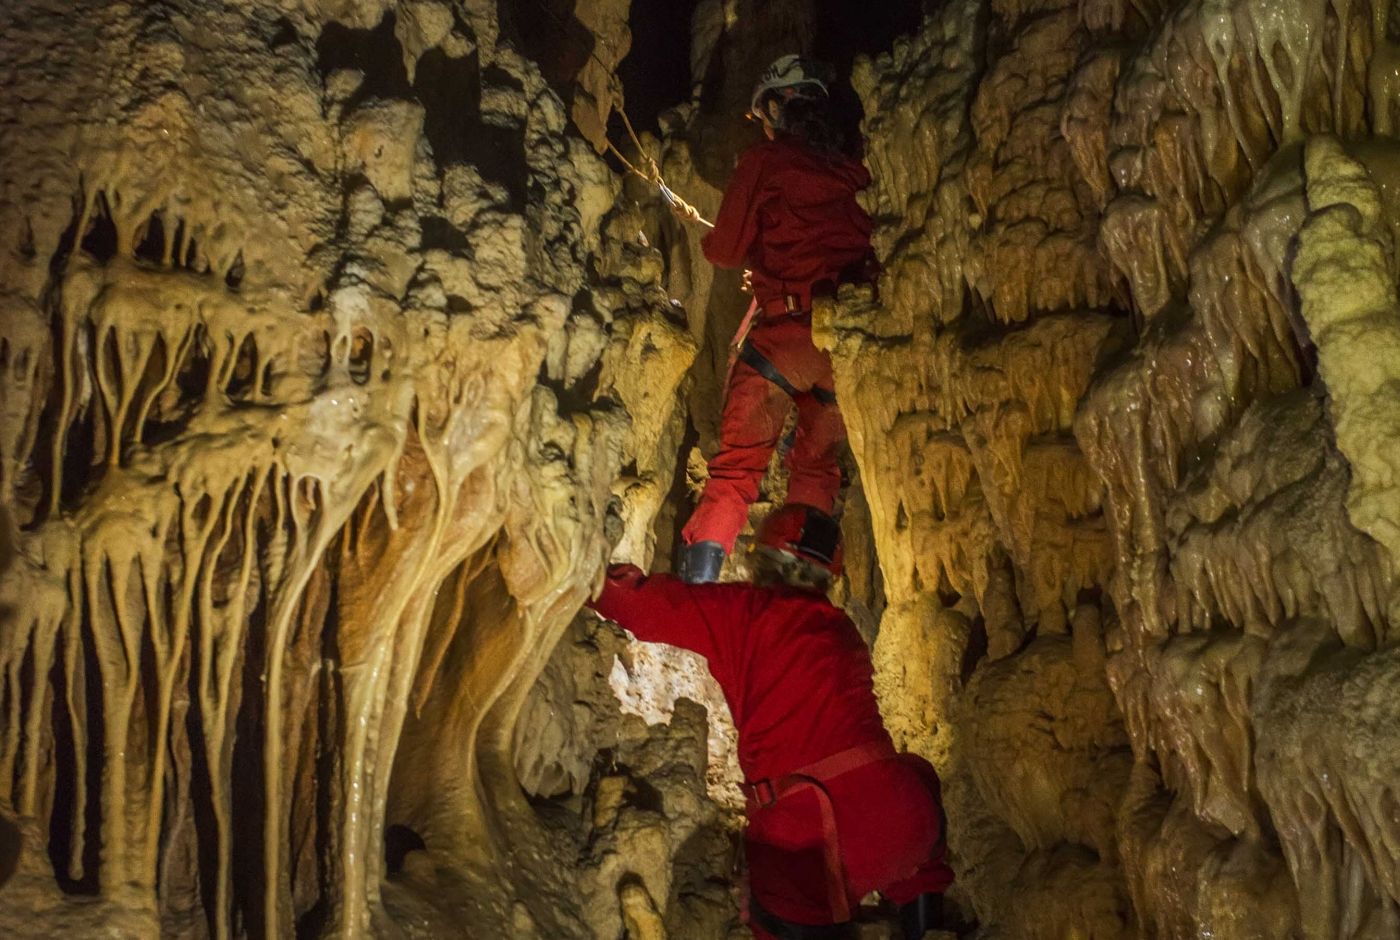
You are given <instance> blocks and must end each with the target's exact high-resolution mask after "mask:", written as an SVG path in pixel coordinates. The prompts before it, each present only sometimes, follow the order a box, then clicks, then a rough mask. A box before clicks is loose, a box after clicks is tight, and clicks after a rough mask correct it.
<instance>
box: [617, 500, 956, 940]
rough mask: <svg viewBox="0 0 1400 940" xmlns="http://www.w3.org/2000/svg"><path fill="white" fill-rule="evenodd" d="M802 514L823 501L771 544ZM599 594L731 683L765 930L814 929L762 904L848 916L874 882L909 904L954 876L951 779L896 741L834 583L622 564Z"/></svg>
mask: <svg viewBox="0 0 1400 940" xmlns="http://www.w3.org/2000/svg"><path fill="white" fill-rule="evenodd" d="M803 516H810V517H812V518H817V516H822V517H825V514H817V513H816V511H815V510H809V509H808V508H807V507H793V506H788V507H785V508H784V509H783V510H782V511H780V512H779V513H777V514H775V515H774V516H770V517H769V520H768V521H766V522H765V524H764V527H763V530H762V531H761V532H760V543H761V544H763V545H771V544H772V543H773V542H775V541H780V540H781V538H782V536H781V533H779V534H778V535H777V536H776V537H775V536H774V532H773V530H774V529H775V528H782V527H783V526H788V528H789V531H800V529H801V525H802V523H801V517H803ZM794 518H796V519H797V521H796V522H794ZM825 518H826V519H828V520H829V517H825ZM831 525H833V526H834V523H831ZM800 541H801V538H800V535H799V537H798V538H797V539H795V540H790V544H791V543H793V542H800ZM838 563H839V562H838ZM593 607H594V609H595V610H596V611H597V612H598V613H599V614H601V615H602V616H604V617H606V618H607V619H609V620H612V621H615V622H616V623H618V624H619V625H621V626H623V627H625V628H626V629H628V630H630V631H631V632H632V633H634V634H635V635H636V636H637V638H638V639H641V640H645V641H648V642H657V643H668V644H671V645H673V646H679V647H683V648H685V649H689V650H693V651H695V652H697V653H700V654H701V655H703V656H704V657H705V659H706V660H707V661H708V663H709V668H710V672H711V674H712V675H713V676H714V677H715V679H716V680H717V681H718V683H719V685H720V687H721V689H723V691H724V697H725V701H726V702H727V703H728V705H729V710H730V713H731V714H732V716H733V718H734V724H735V727H736V728H737V729H738V733H739V764H740V766H741V767H742V768H743V771H744V776H745V779H746V780H747V781H748V783H747V784H746V785H745V792H746V795H747V796H748V797H749V803H748V823H749V825H748V829H747V832H746V834H745V840H744V841H745V849H746V853H747V862H748V868H749V890H750V898H751V900H750V912H749V913H750V915H751V917H750V926H751V927H753V928H754V929H755V935H756V936H757V937H759V938H760V940H767V938H770V937H774V936H780V935H783V936H803V934H801V933H800V932H796V933H794V932H787V931H786V930H785V931H784V932H783V933H779V931H778V930H773V931H771V932H770V931H768V930H765V929H764V927H763V926H762V923H763V919H762V918H763V917H767V918H770V919H771V918H776V919H777V920H778V921H779V922H785V924H786V925H789V926H791V925H833V924H841V923H845V922H847V921H849V920H850V917H851V912H852V911H854V910H855V909H856V907H857V906H858V904H859V902H860V899H861V898H862V897H864V896H865V895H866V894H868V893H869V892H871V891H876V890H878V891H880V892H882V893H883V894H884V895H885V897H887V898H888V899H890V900H891V901H893V902H895V903H896V904H900V905H907V904H909V903H910V902H913V901H915V899H919V898H920V896H921V895H939V894H941V893H942V892H943V891H944V890H945V889H946V888H947V887H948V885H949V884H950V883H951V882H952V880H953V874H952V871H951V869H950V868H949V867H948V865H947V864H946V863H945V861H944V848H943V822H942V810H941V808H940V802H939V783H938V777H937V775H936V774H935V773H934V770H933V768H932V767H931V766H930V765H929V764H928V762H927V761H925V760H923V759H922V758H920V757H917V756H914V755H908V754H896V753H895V751H894V749H893V747H892V746H891V743H890V737H889V734H888V733H887V732H886V731H885V727H884V725H883V723H882V722H881V720H880V713H879V710H878V709H877V707H876V703H875V694H874V691H873V689H872V685H871V679H872V669H871V661H870V655H869V652H868V650H867V648H866V645H865V642H864V641H863V640H862V639H861V636H860V634H859V633H858V632H857V631H856V628H855V625H854V624H853V623H852V622H851V620H850V618H849V617H847V616H846V614H845V613H844V612H843V611H842V610H840V609H839V608H837V607H834V606H832V604H831V603H830V602H829V601H828V600H827V599H826V597H825V595H824V594H822V593H820V591H818V590H810V589H808V590H804V589H799V588H794V587H787V586H776V587H757V586H755V585H751V584H745V583H725V584H688V583H686V582H684V581H681V580H679V579H677V578H674V577H671V576H668V575H653V576H651V577H648V576H646V575H644V574H643V573H642V572H641V571H640V570H639V569H637V568H635V567H632V566H630V565H623V566H614V567H613V568H611V569H610V570H609V573H608V578H607V583H606V585H605V587H604V589H603V592H602V594H601V596H600V597H599V598H598V600H597V601H596V602H595V603H594V605H593ZM755 910H757V912H758V916H754V915H755ZM833 935H834V934H830V933H821V934H812V936H833ZM912 935H913V936H917V937H920V938H922V936H923V930H922V929H919V930H918V931H917V933H915V934H912Z"/></svg>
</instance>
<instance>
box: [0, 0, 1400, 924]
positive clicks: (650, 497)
mask: <svg viewBox="0 0 1400 940" xmlns="http://www.w3.org/2000/svg"><path fill="white" fill-rule="evenodd" d="M792 51H800V52H804V53H808V54H812V55H815V56H819V57H821V58H823V59H825V60H827V61H829V62H831V63H832V64H833V65H834V66H835V67H836V69H837V70H838V72H839V73H840V74H842V75H843V76H848V77H849V82H847V83H846V87H845V88H844V90H842V91H841V92H840V93H839V94H838V96H837V98H838V100H837V105H838V107H839V109H840V111H841V113H842V115H843V116H844V117H845V119H847V120H848V121H849V122H850V123H851V125H852V126H853V127H854V126H855V125H856V123H857V122H860V123H861V126H862V128H863V131H864V134H865V136H866V138H867V148H866V154H865V158H866V162H867V164H868V166H869V168H870V170H871V172H872V174H873V176H874V183H873V185H872V186H871V188H870V189H869V190H868V191H867V192H866V194H865V201H866V206H867V208H868V209H869V211H870V213H871V215H872V216H873V217H874V219H875V224H876V235H875V245H876V249H877V252H878V254H879V256H880V260H881V262H882V264H883V275H882V277H881V281H880V284H879V291H878V295H877V294H876V293H875V292H872V291H870V290H868V289H849V288H848V289H845V290H843V292H842V293H841V295H840V297H839V298H838V300H837V302H836V303H835V304H834V305H833V306H829V307H823V308H822V309H820V310H819V311H818V313H817V316H816V317H815V318H814V335H815V337H816V339H817V341H818V343H819V345H821V346H822V347H823V348H825V349H827V350H829V351H830V353H831V356H832V358H833V362H834V365H835V373H836V380H837V392H838V396H839V399H840V402H841V407H842V411H843V413H844V416H845V420H846V424H847V428H848V432H849V437H850V446H849V454H848V455H847V458H846V470H847V476H848V478H849V485H848V487H847V489H846V492H845V496H844V501H843V512H842V525H843V528H844V532H845V537H846V544H847V552H846V554H847V559H848V570H847V572H846V575H845V577H844V578H843V580H842V582H841V583H840V584H839V585H838V586H837V588H836V597H837V599H838V601H839V602H840V603H841V604H842V605H844V606H845V607H846V609H847V610H848V611H849V612H850V613H851V615H852V617H853V618H854V619H855V620H856V622H857V625H858V626H859V627H860V629H861V631H862V633H863V634H864V635H865V636H866V638H867V639H868V640H869V642H870V643H871V645H872V649H873V655H874V660H875V664H876V684H877V692H878V694H879V697H880V702H881V707H882V710H883V711H884V714H885V719H886V723H887V724H888V726H889V728H890V730H891V732H892V734H893V735H894V737H895V740H896V743H897V744H898V745H899V746H900V747H901V748H903V749H907V750H911V751H915V752H918V753H920V754H922V755H924V756H926V757H927V758H929V760H931V761H932V762H933V763H934V764H935V765H936V766H937V768H938V770H939V772H940V774H941V775H942V777H943V780H944V797H945V802H946V806H947V811H948V816H949V819H950V831H949V842H950V855H951V860H952V863H953V865H954V868H955V869H956V871H957V875H958V881H957V884H956V885H955V887H954V889H953V891H952V894H951V895H950V898H949V906H950V908H951V909H952V910H954V911H955V912H956V915H957V920H958V921H959V922H960V923H961V924H962V925H963V927H964V928H965V929H963V931H962V933H961V936H963V937H976V938H980V940H1023V938H1024V940H1118V938H1123V940H1133V938H1138V940H1149V938H1163V940H1188V938H1214V940H1393V938H1395V937H1397V936H1400V794H1397V792H1396V791H1397V788H1400V654H1398V653H1397V646H1396V642H1395V640H1396V636H1397V635H1396V634H1393V633H1392V632H1391V631H1392V630H1400V581H1397V570H1396V566H1397V561H1400V304H1397V294H1396V285H1397V277H1400V267H1397V263H1398V262H1397V250H1398V248H1400V246H1398V245H1397V238H1400V144H1397V143H1395V142H1394V141H1392V140H1391V135H1392V134H1393V133H1394V132H1395V129H1396V127H1395V125H1396V122H1397V121H1398V120H1400V6H1397V5H1395V4H1392V3H1391V2H1390V0H927V2H924V3H922V4H921V3H919V2H918V0H888V2H871V0H864V2H853V0H499V2H495V0H162V2H152V3H142V2H136V3H132V2H109V0H101V2H94V0H78V2H60V0H10V2H7V3H4V4H0V62H3V63H4V68H3V70H0V155H3V158H0V509H3V517H4V518H3V552H0V555H3V564H4V565H5V571H4V574H3V576H0V617H3V627H0V879H2V880H3V884H0V936H5V937H17V938H19V937H37V938H55V937H112V938H126V937H132V938H150V937H171V938H187V937H188V938H216V940H230V938H244V937H247V938H282V937H306V938H312V937H343V938H358V937H376V938H393V940H399V938H403V940H409V938H436V937H470V938H521V940H574V938H579V940H585V938H602V940H622V938H626V940H711V938H717V940H739V938H744V937H748V936H749V934H748V931H747V929H746V928H744V927H743V926H741V924H740V922H739V915H738V898H737V891H736V889H737V882H738V876H737V870H738V865H739V860H738V859H737V857H736V854H737V853H736V845H737V838H738V833H739V831H740V828H739V827H740V825H741V815H740V809H741V808H742V800H741V798H740V796H739V793H738V790H737V787H736V781H737V779H738V777H737V775H738V771H737V768H736V767H735V764H734V756H733V752H734V744H733V737H734V732H733V728H732V726H730V725H729V724H728V721H727V718H726V715H725V713H724V707H723V702H722V699H721V698H720V697H719V695H718V690H717V688H716V687H715V686H714V685H713V683H712V682H711V681H710V680H709V678H708V676H707V675H706V673H705V670H704V664H703V661H701V660H698V659H696V658H694V657H691V656H688V655H686V654H683V653H680V652H677V651H675V650H671V649H668V648H664V647H658V646H650V645H643V644H639V643H636V642H635V641H633V640H631V639H630V638H629V637H628V636H627V635H626V634H625V633H623V632H621V631H620V630H618V629H617V628H615V627H614V626H613V625H611V624H608V623H606V622H603V621H601V620H599V619H598V618H597V617H596V616H594V615H592V614H590V613H586V612H583V613H581V612H580V609H581V607H582V605H583V603H584V601H585V600H586V599H587V598H588V597H589V596H590V594H591V593H593V592H594V591H595V589H596V588H597V586H598V584H599V583H600V579H601V576H602V572H603V569H604V566H605V564H606V563H607V562H608V561H609V560H613V561H628V562H633V563H635V564H638V565H641V566H643V567H645V568H650V569H651V570H662V571H664V570H670V569H672V568H673V567H674V561H675V552H676V546H677V531H678V527H679V525H680V524H681V523H683V522H684V520H685V518H686V515H687V514H688V512H689V511H690V508H691V507H692V506H693V503H694V497H695V491H696V488H697V487H698V486H699V485H700V483H701V481H702V479H703V474H704V458H705V457H706V456H708V455H709V454H711V453H713V451H714V448H715V444H716V434H717V425H718V415H719V408H720V403H721V398H722V395H721V386H722V383H723V378H724V374H725V366H726V346H727V343H728V341H729V338H730V336H731V335H732V333H733V331H734V329H735V327H736V326H737V324H738V321H739V318H740V316H741V315H742V313H743V310H744V308H745V306H746V304H747V299H746V297H745V296H744V295H743V294H742V292H741V290H740V284H739V279H738V276H737V275H736V274H734V273H733V272H716V271H715V270H714V269H713V268H712V267H711V266H710V265H709V264H708V263H707V262H706V261H705V260H704V258H703V255H702V254H701V252H700V245H699V237H698V232H697V231H696V230H695V229H693V228H688V227H685V226H683V225H682V224H681V223H680V222H678V221H677V220H676V219H675V218H673V217H672V216H671V215H670V214H669V212H668V211H667V210H666V208H665V205H664V204H663V203H662V201H661V200H660V198H659V196H658V193H657V191H656V190H655V188H654V187H653V186H651V185H649V184H647V183H645V182H644V181H641V180H639V179H636V178H629V177H627V176H626V175H624V173H623V172H622V165H621V163H620V162H619V161H617V160H616V158H614V157H612V156H609V155H607V154H605V153H604V147H603V143H604V140H605V138H606V137H607V136H609V135H610V136H611V138H612V140H613V141H614V142H616V143H617V144H619V146H621V147H622V149H623V150H624V152H625V153H627V154H628V155H629V156H630V158H631V159H632V160H634V161H639V160H640V158H641V157H643V156H645V157H646V158H650V159H654V160H655V161H656V162H657V164H658V165H659V166H660V167H661V170H662V172H663V173H664V175H665V178H666V180H667V181H668V183H669V184H670V185H671V187H672V188H673V189H675V190H676V191H677V192H679V193H681V194H682V195H683V196H684V197H685V198H687V199H688V200H690V201H691V202H693V203H695V204H696V205H697V207H698V208H699V209H700V210H701V211H702V213H704V214H705V215H706V216H708V217H711V218H712V217H713V215H714V213H715V211H716V209H717V208H718V204H719V199H720V196H721V193H722V191H723V187H724V184H725V182H726V181H727V179H728V175H729V173H730V170H731V168H732V167H733V164H734V160H735V158H736V156H737V154H738V153H739V152H741V150H742V149H743V148H744V147H745V146H746V145H747V144H748V143H750V142H751V141H752V140H753V134H754V130H753V129H752V128H751V127H748V126H746V125H745V124H744V122H743V121H742V115H743V113H744V110H745V109H746V107H747V104H748V95H749V91H750V88H751V86H752V82H753V80H754V76H755V75H756V74H757V72H758V71H760V70H761V69H762V68H763V67H764V66H766V65H767V64H768V63H769V62H770V61H771V60H772V59H773V58H775V57H776V56H777V55H780V54H783V53H786V52H792ZM617 89H620V91H621V95H622V99H623V100H624V101H625V103H626V107H627V110H628V113H629V114H630V115H631V116H632V118H633V121H634V123H635V125H636V127H637V130H638V131H639V132H640V141H639V142H638V144H639V145H640V147H641V149H642V150H643V151H644V153H642V154H639V153H638V151H637V147H638V144H633V143H632V142H631V141H630V140H629V139H628V136H627V135H626V133H625V128H624V126H623V124H622V122H621V120H620V118H619V117H618V116H617V115H616V114H615V113H613V109H612V107H611V104H612V101H613V98H614V91H615V90H617ZM783 487H784V481H783V478H782V474H781V472H779V471H778V469H777V468H776V467H775V469H774V471H773V472H771V473H770V474H769V478H768V479H767V480H766V481H765V484H764V488H763V493H762V495H761V497H760V500H759V502H758V503H757V504H756V505H755V507H754V510H753V515H752V518H753V520H755V521H756V520H758V519H760V518H761V517H762V516H763V514H764V513H766V512H767V511H769V509H771V508H772V507H773V506H774V505H777V504H779V503H781V501H782V496H783ZM736 559H737V560H736V561H734V562H732V566H733V567H734V569H735V570H733V571H731V572H730V574H731V576H734V577H739V576H742V575H743V571H742V567H743V565H742V552H740V553H738V554H737V555H736ZM861 930H862V933H861V937H862V938H864V940H877V938H886V937H891V936H894V934H891V933H890V927H889V925H888V924H885V923H881V922H878V921H872V922H871V923H868V924H864V925H862V927H861ZM943 936H950V935H943Z"/></svg>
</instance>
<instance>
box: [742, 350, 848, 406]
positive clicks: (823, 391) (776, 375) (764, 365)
mask: <svg viewBox="0 0 1400 940" xmlns="http://www.w3.org/2000/svg"><path fill="white" fill-rule="evenodd" d="M739 361H740V362H742V363H743V364H744V365H746V366H748V367H749V368H750V369H753V370H754V371H755V372H757V373H758V374H759V375H761V376H763V377H764V378H765V379H767V380H768V381H770V382H772V383H773V384H774V385H776V386H778V388H780V389H782V390H783V391H784V392H786V393H787V396H788V397H789V398H794V399H795V398H797V396H798V395H800V394H802V393H801V392H799V391H798V390H797V389H796V388H795V387H793V384H792V383H791V382H789V381H788V379H787V376H785V375H783V374H782V373H781V372H779V371H778V367H777V366H775V365H773V363H772V362H771V361H770V360H769V359H768V357H767V356H765V355H764V354H763V353H761V352H759V351H758V347H756V346H755V345H754V344H753V343H749V342H745V343H744V345H743V346H741V347H740V348H739ZM812 397H813V398H815V399H816V400H817V401H819V402H821V403H822V404H823V405H834V404H836V392H834V391H833V390H831V389H829V388H819V387H818V386H815V385H813V386H812Z"/></svg>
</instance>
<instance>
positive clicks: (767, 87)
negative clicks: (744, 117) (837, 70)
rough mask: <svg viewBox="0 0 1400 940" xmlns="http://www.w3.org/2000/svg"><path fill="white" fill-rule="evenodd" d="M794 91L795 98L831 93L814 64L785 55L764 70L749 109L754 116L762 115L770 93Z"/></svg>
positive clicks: (796, 56) (823, 95) (800, 58)
mask: <svg viewBox="0 0 1400 940" xmlns="http://www.w3.org/2000/svg"><path fill="white" fill-rule="evenodd" d="M786 89H792V93H793V94H792V95H790V96H788V97H793V96H799V97H803V98H814V97H818V93H820V96H822V97H825V96H826V95H827V94H828V93H829V92H828V90H827V87H826V82H824V81H822V80H821V79H820V78H817V76H816V68H815V67H814V65H813V63H811V62H809V61H808V60H807V59H804V58H802V57H801V56H799V55H785V56H783V57H782V58H781V59H779V60H778V61H776V62H774V63H773V64H772V65H770V66H768V68H767V69H765V70H764V72H763V74H762V75H760V76H759V78H758V85H756V86H755V87H754V90H753V100H752V101H750V102H749V109H750V111H751V113H753V114H759V113H761V112H760V111H759V108H761V107H762V105H763V98H764V96H765V95H767V94H768V93H769V92H774V91H784V90H786Z"/></svg>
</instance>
